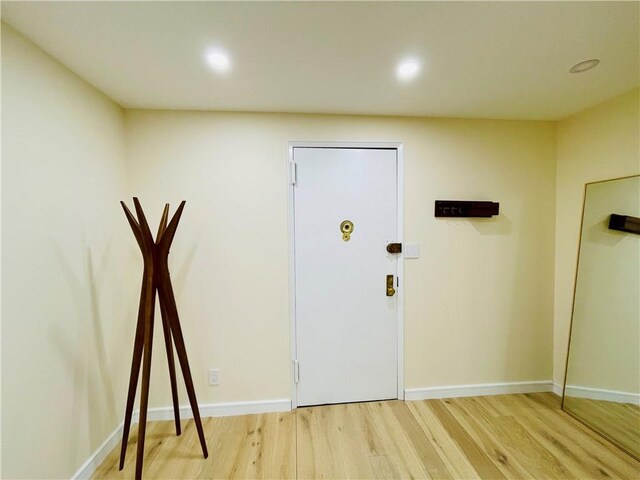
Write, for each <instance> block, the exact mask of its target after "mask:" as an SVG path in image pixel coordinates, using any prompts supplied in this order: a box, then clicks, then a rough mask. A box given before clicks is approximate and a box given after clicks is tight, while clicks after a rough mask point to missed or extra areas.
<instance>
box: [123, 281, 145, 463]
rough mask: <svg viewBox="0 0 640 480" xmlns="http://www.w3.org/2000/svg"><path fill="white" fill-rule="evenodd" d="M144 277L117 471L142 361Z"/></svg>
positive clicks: (124, 448)
mask: <svg viewBox="0 0 640 480" xmlns="http://www.w3.org/2000/svg"><path fill="white" fill-rule="evenodd" d="M146 281H147V280H146V276H145V277H143V279H142V292H141V293H140V306H139V307H138V324H137V326H136V337H135V340H134V342H133V359H132V360H131V374H130V375H129V393H128V394H127V406H126V408H125V413H124V425H123V427H122V446H121V448H120V466H119V468H118V469H119V470H122V469H123V468H124V460H125V457H126V455H127V443H128V442H129V430H130V428H131V416H132V414H133V402H134V401H135V399H136V389H137V388H138V376H139V375H140V362H141V360H142V347H143V341H144V305H145V298H144V292H145V289H146V286H145V282H146Z"/></svg>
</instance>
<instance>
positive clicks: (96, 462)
mask: <svg viewBox="0 0 640 480" xmlns="http://www.w3.org/2000/svg"><path fill="white" fill-rule="evenodd" d="M123 425H124V422H121V423H120V425H118V428H116V429H115V430H114V431H113V432H111V434H110V435H109V436H108V437H107V439H106V440H105V441H104V442H102V445H100V446H99V447H98V448H97V450H96V451H95V452H93V454H91V456H90V457H89V458H88V459H87V460H86V461H85V462H84V463H83V464H82V466H81V467H80V468H79V469H78V470H77V471H76V473H74V474H73V476H72V477H71V480H85V479H89V478H91V476H92V475H93V474H94V473H95V472H96V470H97V468H98V467H99V466H100V464H101V463H102V462H103V461H104V459H105V458H107V455H109V453H111V450H113V449H114V448H115V447H116V445H118V443H119V442H120V440H121V437H122V427H123Z"/></svg>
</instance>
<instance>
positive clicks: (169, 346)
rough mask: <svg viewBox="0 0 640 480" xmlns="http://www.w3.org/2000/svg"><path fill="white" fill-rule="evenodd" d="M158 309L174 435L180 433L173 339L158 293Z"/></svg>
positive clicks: (165, 311)
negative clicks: (165, 357)
mask: <svg viewBox="0 0 640 480" xmlns="http://www.w3.org/2000/svg"><path fill="white" fill-rule="evenodd" d="M159 299H160V311H161V313H162V331H163V332H164V345H165V349H166V351H167V363H168V364H169V380H170V382H171V398H172V399H173V417H174V419H175V422H176V435H180V433H181V429H180V406H179V405H178V385H177V382H176V365H175V362H174V361H173V340H172V339H171V326H170V325H169V318H168V317H167V309H166V307H165V305H164V301H163V300H164V299H163V297H162V295H159Z"/></svg>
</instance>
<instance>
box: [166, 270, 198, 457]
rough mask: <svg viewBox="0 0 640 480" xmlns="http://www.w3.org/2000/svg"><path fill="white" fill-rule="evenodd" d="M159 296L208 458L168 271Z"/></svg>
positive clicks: (194, 418) (195, 421)
mask: <svg viewBox="0 0 640 480" xmlns="http://www.w3.org/2000/svg"><path fill="white" fill-rule="evenodd" d="M158 294H159V295H160V298H161V299H162V300H161V302H164V304H165V308H166V310H167V313H168V315H167V317H168V320H169V324H170V326H171V333H173V337H174V341H175V344H176V353H177V355H178V360H179V361H180V367H181V369H182V376H183V377H184V383H185V386H186V387H187V396H188V397H189V404H190V405H191V411H192V412H193V420H194V423H195V424H196V429H197V431H198V437H199V438H200V446H201V447H202V454H203V455H204V458H207V457H208V456H209V452H208V451H207V442H206V440H205V438H204V430H203V429H202V420H201V419H200V410H199V409H198V400H197V399H196V392H195V389H194V387H193V379H192V378H191V370H190V369H189V359H188V358H187V349H186V348H185V345H184V338H183V337H182V329H181V328H180V320H179V318H178V309H177V307H176V301H175V298H174V296H173V288H172V287H171V279H170V277H169V273H168V271H166V273H165V272H163V274H162V275H161V277H160V279H159V285H158Z"/></svg>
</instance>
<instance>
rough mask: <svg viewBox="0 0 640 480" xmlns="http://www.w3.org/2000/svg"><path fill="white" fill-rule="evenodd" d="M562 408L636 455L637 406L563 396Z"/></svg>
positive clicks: (639, 450)
mask: <svg viewBox="0 0 640 480" xmlns="http://www.w3.org/2000/svg"><path fill="white" fill-rule="evenodd" d="M564 407H565V410H566V411H568V412H570V413H572V414H573V415H575V416H576V417H577V418H579V419H580V420H582V421H583V422H584V423H586V424H587V425H590V426H591V427H593V428H595V429H596V430H598V431H600V432H602V433H603V434H604V435H605V436H606V437H608V438H611V439H612V440H613V441H614V443H617V444H618V445H620V446H621V447H622V448H623V449H624V450H626V451H628V452H631V453H632V454H634V455H635V456H636V457H640V406H638V405H632V404H630V403H617V402H607V401H604V400H591V399H588V398H578V397H566V398H565V401H564Z"/></svg>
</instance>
